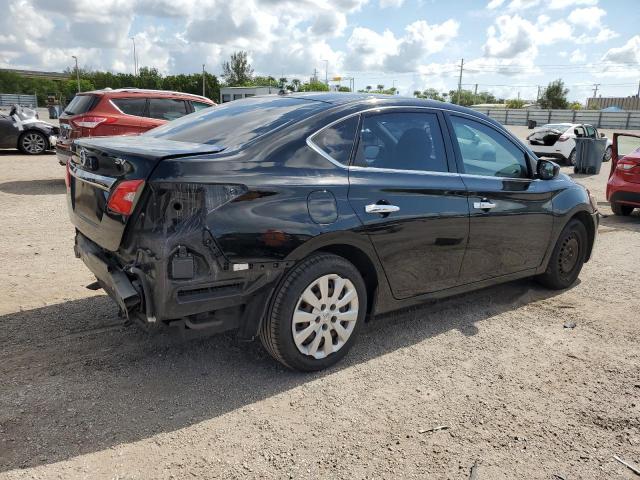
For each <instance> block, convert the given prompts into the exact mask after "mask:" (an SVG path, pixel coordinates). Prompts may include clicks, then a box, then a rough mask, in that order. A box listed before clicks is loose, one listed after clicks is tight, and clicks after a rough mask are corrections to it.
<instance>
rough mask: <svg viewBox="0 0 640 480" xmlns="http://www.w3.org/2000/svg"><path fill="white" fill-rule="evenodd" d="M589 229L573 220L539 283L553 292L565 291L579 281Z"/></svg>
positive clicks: (557, 245) (560, 238)
mask: <svg viewBox="0 0 640 480" xmlns="http://www.w3.org/2000/svg"><path fill="white" fill-rule="evenodd" d="M587 246H588V240H587V229H586V228H585V226H584V224H583V223H582V222H581V221H580V220H575V219H574V220H571V221H569V223H568V224H567V225H566V226H565V227H564V229H563V230H562V233H560V236H559V237H558V241H557V242H556V245H555V247H554V248H553V253H552V254H551V258H550V259H549V265H548V266H547V270H546V271H545V272H544V273H543V274H542V275H540V276H538V277H537V280H538V282H540V283H541V284H542V285H544V286H545V287H547V288H551V289H553V290H563V289H565V288H568V287H570V286H571V285H573V283H574V282H575V281H576V280H577V278H578V275H580V271H581V270H582V266H583V265H584V259H585V257H586V254H587Z"/></svg>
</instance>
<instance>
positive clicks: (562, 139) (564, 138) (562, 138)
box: [558, 135, 569, 142]
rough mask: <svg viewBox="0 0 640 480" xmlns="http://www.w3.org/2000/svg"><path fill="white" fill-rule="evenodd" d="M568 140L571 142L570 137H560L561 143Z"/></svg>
mask: <svg viewBox="0 0 640 480" xmlns="http://www.w3.org/2000/svg"><path fill="white" fill-rule="evenodd" d="M567 140H569V137H567V136H566V135H560V136H559V137H558V141H559V142H566V141H567Z"/></svg>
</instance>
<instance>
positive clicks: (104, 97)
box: [56, 88, 215, 165]
mask: <svg viewBox="0 0 640 480" xmlns="http://www.w3.org/2000/svg"><path fill="white" fill-rule="evenodd" d="M213 105H215V103H214V102H212V101H211V100H209V99H208V98H205V97H200V96H198V95H192V94H190V93H179V92H169V91H164V90H143V89H139V88H123V89H118V90H111V89H105V90H95V91H93V92H83V93H79V94H77V95H76V96H75V97H74V98H73V100H71V103H69V105H67V108H65V110H64V113H63V114H62V115H60V136H59V137H58V143H57V145H56V154H57V156H58V161H59V162H60V164H61V165H66V164H67V159H68V158H69V157H70V155H71V143H72V142H73V141H74V140H75V139H77V138H81V137H107V136H111V135H135V134H139V133H143V132H146V131H147V130H150V129H152V128H154V127H157V126H159V125H162V124H163V123H166V122H168V121H170V120H175V119H176V118H180V117H182V116H184V115H187V114H189V113H193V112H197V111H198V110H201V109H203V108H207V107H211V106H213Z"/></svg>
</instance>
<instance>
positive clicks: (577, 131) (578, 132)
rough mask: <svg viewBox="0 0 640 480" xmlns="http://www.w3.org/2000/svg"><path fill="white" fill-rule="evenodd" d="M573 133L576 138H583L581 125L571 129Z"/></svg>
mask: <svg viewBox="0 0 640 480" xmlns="http://www.w3.org/2000/svg"><path fill="white" fill-rule="evenodd" d="M573 133H574V135H575V136H576V137H578V138H581V137H584V136H585V133H584V127H583V126H582V125H580V126H578V127H576V128H574V129H573Z"/></svg>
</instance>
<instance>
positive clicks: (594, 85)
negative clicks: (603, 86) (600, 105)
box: [593, 83, 600, 98]
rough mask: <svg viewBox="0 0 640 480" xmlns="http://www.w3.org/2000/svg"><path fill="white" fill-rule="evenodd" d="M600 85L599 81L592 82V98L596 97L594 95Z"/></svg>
mask: <svg viewBox="0 0 640 480" xmlns="http://www.w3.org/2000/svg"><path fill="white" fill-rule="evenodd" d="M599 86H600V84H599V83H594V84H593V98H596V96H597V95H598V87H599Z"/></svg>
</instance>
